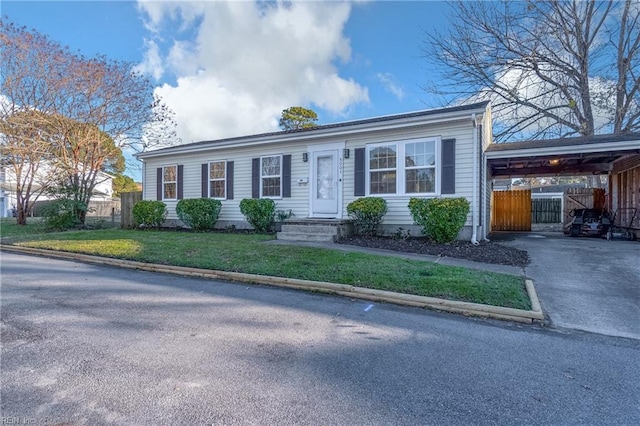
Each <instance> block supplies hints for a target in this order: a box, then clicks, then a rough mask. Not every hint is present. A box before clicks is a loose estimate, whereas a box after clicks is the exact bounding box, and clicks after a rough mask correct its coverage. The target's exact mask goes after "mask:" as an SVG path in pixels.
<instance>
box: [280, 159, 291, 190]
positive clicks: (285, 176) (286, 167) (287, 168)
mask: <svg viewBox="0 0 640 426" xmlns="http://www.w3.org/2000/svg"><path fill="white" fill-rule="evenodd" d="M282 197H284V198H290V197H291V155H283V156H282Z"/></svg>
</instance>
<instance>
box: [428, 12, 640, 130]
mask: <svg viewBox="0 0 640 426" xmlns="http://www.w3.org/2000/svg"><path fill="white" fill-rule="evenodd" d="M451 10H452V16H451V19H450V26H449V28H448V29H447V30H446V31H444V32H437V31H434V32H425V40H424V44H423V53H424V56H425V58H426V59H427V60H428V62H429V63H430V64H431V66H432V70H433V71H435V73H434V75H433V81H434V82H436V83H433V84H431V85H430V86H428V87H427V88H426V89H427V90H429V91H431V92H432V93H435V94H439V95H441V96H443V97H444V98H445V99H446V100H447V101H449V102H451V101H453V102H466V101H470V100H473V101H477V100H491V101H492V106H493V112H494V118H495V129H494V131H495V136H496V140H497V141H508V140H514V139H522V138H552V137H564V136H570V135H593V134H595V133H625V132H632V131H638V130H640V95H639V90H640V79H639V76H638V71H639V70H640V56H639V53H638V50H639V49H640V22H639V20H640V4H639V3H638V2H637V1H633V0H625V1H622V2H615V1H605V2H600V1H580V0H572V1H533V0H529V1H526V2H510V1H501V2H455V3H452V4H451Z"/></svg>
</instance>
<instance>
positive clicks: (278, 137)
mask: <svg viewBox="0 0 640 426" xmlns="http://www.w3.org/2000/svg"><path fill="white" fill-rule="evenodd" d="M488 105H489V102H478V103H474V104H467V105H459V106H454V107H447V108H437V109H429V110H422V111H415V112H409V113H403V114H394V115H385V116H381V117H374V118H367V119H363V120H353V121H345V122H340V123H333V124H323V125H319V126H316V127H313V128H310V129H296V130H286V131H279V132H269V133H260V134H255V135H247V136H237V137H231V138H224V139H216V140H206V141H200V142H193V143H189V144H183V145H177V146H171V147H167V148H162V149H158V150H154V151H147V152H142V153H140V154H137V155H136V157H137V158H139V159H143V158H148V157H154V156H160V155H166V154H175V153H179V152H190V151H198V150H201V149H207V148H217V147H220V146H228V145H245V144H247V145H248V144H257V143H269V142H284V141H287V140H299V139H313V138H315V137H322V136H327V135H331V134H333V133H349V132H351V131H362V130H364V129H369V128H371V129H377V128H379V127H381V128H384V127H385V126H390V127H393V125H394V124H397V125H398V126H405V125H411V124H416V125H419V124H423V121H424V120H425V119H433V121H438V120H446V119H449V118H452V117H458V116H460V117H462V116H463V115H465V114H471V113H474V112H476V113H482V112H484V111H485V109H486V108H487V106H488Z"/></svg>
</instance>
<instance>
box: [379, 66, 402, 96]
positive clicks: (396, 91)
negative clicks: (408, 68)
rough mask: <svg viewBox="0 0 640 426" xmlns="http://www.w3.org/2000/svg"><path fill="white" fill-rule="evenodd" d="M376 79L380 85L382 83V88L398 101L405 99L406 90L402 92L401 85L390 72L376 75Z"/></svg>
mask: <svg viewBox="0 0 640 426" xmlns="http://www.w3.org/2000/svg"><path fill="white" fill-rule="evenodd" d="M376 78H377V79H378V81H379V82H380V83H382V86H383V87H384V88H385V90H386V91H387V92H389V93H391V94H392V95H393V96H395V97H396V98H398V100H402V99H403V98H404V90H402V87H400V85H399V84H398V83H397V82H396V79H395V77H394V76H393V74H391V73H388V72H381V73H378V74H376Z"/></svg>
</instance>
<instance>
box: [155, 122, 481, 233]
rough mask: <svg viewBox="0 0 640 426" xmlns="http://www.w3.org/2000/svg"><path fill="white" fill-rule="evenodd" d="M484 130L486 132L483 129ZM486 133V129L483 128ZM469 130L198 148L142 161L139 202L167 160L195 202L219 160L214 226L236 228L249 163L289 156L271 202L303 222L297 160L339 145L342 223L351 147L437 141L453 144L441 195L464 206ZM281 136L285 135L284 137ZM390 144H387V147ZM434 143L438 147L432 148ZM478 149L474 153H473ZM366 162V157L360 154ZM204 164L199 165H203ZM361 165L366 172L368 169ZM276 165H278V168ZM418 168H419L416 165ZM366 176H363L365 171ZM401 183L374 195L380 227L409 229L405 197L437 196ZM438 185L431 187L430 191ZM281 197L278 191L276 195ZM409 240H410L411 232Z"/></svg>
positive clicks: (452, 125) (415, 129)
mask: <svg viewBox="0 0 640 426" xmlns="http://www.w3.org/2000/svg"><path fill="white" fill-rule="evenodd" d="M485 129H486V128H485ZM486 130H487V131H489V130H488V129H486ZM473 132H474V128H473V126H472V124H471V120H460V121H456V122H449V123H440V124H428V125H421V126H412V127H410V128H396V129H385V130H380V131H369V130H367V129H364V130H363V131H362V132H359V133H354V134H350V135H346V136H344V137H343V138H336V137H335V136H331V137H318V138H314V139H310V140H301V141H297V140H294V139H286V140H283V141H279V142H273V143H266V144H261V145H255V146H248V145H242V144H240V145H235V146H224V147H216V146H215V145H212V146H210V147H207V148H206V149H202V148H200V150H199V151H196V150H194V152H187V153H180V154H167V155H165V156H158V157H149V158H146V159H145V168H144V170H145V173H146V174H145V177H144V182H145V185H144V198H145V199H155V188H156V186H155V184H156V173H155V171H156V169H157V168H158V167H162V166H163V165H166V164H167V163H169V162H170V161H176V162H178V163H179V164H183V165H184V172H183V173H184V174H183V198H185V199H186V198H199V197H201V192H202V191H201V187H202V179H201V165H202V163H203V162H206V161H208V160H211V159H221V158H224V159H225V160H226V161H227V162H229V161H233V162H234V173H233V188H234V199H232V200H223V201H222V210H221V212H220V217H219V223H221V224H223V225H221V226H224V224H225V223H227V222H235V223H240V222H244V221H245V219H244V216H243V215H242V214H241V213H240V207H239V204H240V201H241V200H242V199H244V198H251V196H252V191H251V187H252V186H251V183H252V182H251V180H252V177H251V168H252V159H253V158H261V157H269V156H273V155H279V156H282V155H291V197H290V198H288V197H287V198H278V199H276V200H275V201H276V209H278V210H289V209H291V210H292V211H293V213H294V214H295V218H306V217H308V216H309V191H310V186H311V185H310V184H309V182H310V178H311V176H310V171H309V168H310V164H311V162H304V161H303V159H302V156H303V153H308V152H310V151H312V146H315V145H326V144H339V143H340V144H344V147H345V148H347V149H349V151H350V155H349V158H340V164H339V167H340V168H341V169H342V176H343V179H342V182H341V183H340V185H342V190H343V202H342V207H341V208H342V214H341V216H342V217H343V218H348V215H347V212H346V206H347V205H348V204H349V203H350V202H352V201H354V200H355V199H356V198H359V197H356V196H354V165H355V153H354V150H355V149H357V148H365V149H366V148H368V147H369V146H373V145H376V144H379V145H384V144H389V143H398V142H401V141H404V142H407V141H414V140H418V141H427V140H437V141H441V140H443V139H456V143H455V158H456V163H455V170H456V175H455V189H456V192H455V194H451V195H446V196H448V197H466V198H467V199H468V200H469V201H471V199H472V164H473V158H472V157H473V149H472V148H473V146H472V136H473ZM285 137H287V135H285ZM390 141H391V142H390ZM438 144H439V143H438ZM480 151H481V150H480V149H479V150H478V152H480ZM365 157H366V155H365ZM203 160H204V161H203ZM397 161H401V162H403V163H404V161H405V159H404V158H403V157H400V156H398V160H397ZM439 161H440V153H439V152H437V153H436V163H437V162H439ZM366 163H367V161H365V165H366V166H367V167H368V166H369V165H368V164H366ZM281 164H282V163H281ZM412 167H418V166H405V167H401V169H402V170H411V169H412ZM420 167H421V166H420ZM367 174H368V171H367ZM402 179H403V180H400V179H397V185H398V187H403V189H402V192H398V193H396V194H389V195H387V194H380V195H376V196H382V197H384V198H385V199H386V200H387V207H388V211H387V214H386V215H385V217H384V222H383V224H384V225H385V227H396V229H397V227H403V228H405V229H407V227H408V226H411V225H413V220H412V218H411V215H410V214H409V210H408V208H407V205H408V203H409V199H410V198H411V197H421V198H429V197H436V196H438V193H437V190H436V193H430V194H425V193H420V194H416V193H412V192H410V190H409V191H405V188H404V187H406V186H407V183H406V176H403V177H402ZM439 186H440V184H439V183H438V182H437V176H436V188H438V187H439ZM366 188H367V193H368V191H369V189H368V188H369V182H368V178H367V181H366ZM280 194H281V192H280ZM165 202H166V204H167V210H168V219H170V220H175V219H177V216H176V214H175V204H176V202H175V201H171V200H169V201H165ZM470 218H471V215H469V217H468V221H467V222H468V223H467V224H468V225H470V224H471V219H470ZM412 235H414V233H413V231H412Z"/></svg>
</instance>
